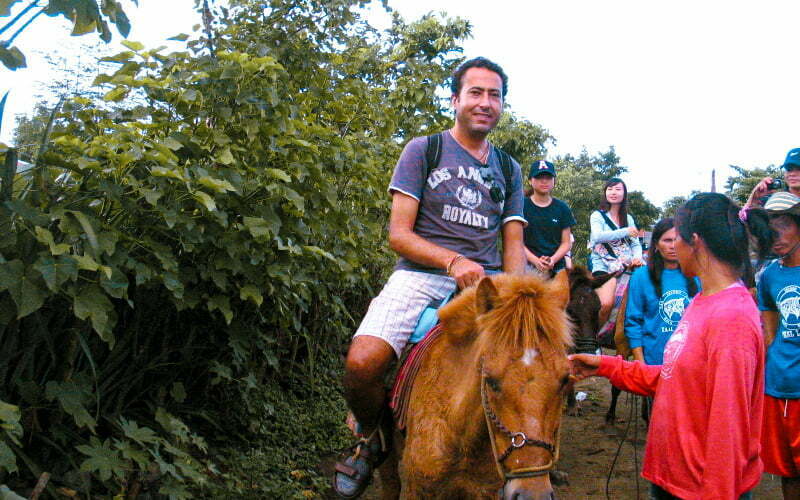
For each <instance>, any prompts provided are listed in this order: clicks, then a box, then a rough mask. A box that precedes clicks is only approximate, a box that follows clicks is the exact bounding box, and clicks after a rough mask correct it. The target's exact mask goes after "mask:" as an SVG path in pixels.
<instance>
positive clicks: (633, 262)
mask: <svg viewBox="0 0 800 500" xmlns="http://www.w3.org/2000/svg"><path fill="white" fill-rule="evenodd" d="M643 265H644V261H643V260H642V259H640V258H639V257H634V258H633V259H632V260H631V267H633V268H636V267H640V266H643Z"/></svg>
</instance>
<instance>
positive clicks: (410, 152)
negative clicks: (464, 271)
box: [389, 132, 526, 274]
mask: <svg viewBox="0 0 800 500" xmlns="http://www.w3.org/2000/svg"><path fill="white" fill-rule="evenodd" d="M426 146H427V140H426V138H425V137H417V138H415V139H412V140H411V141H410V142H409V143H408V144H406V147H405V149H404V150H403V154H401V155H400V159H399V160H398V161H397V166H396V167H395V169H394V175H392V181H391V183H390V184H389V192H390V193H393V192H394V191H399V192H401V193H404V194H406V195H408V196H411V197H412V198H414V199H416V200H417V201H420V204H419V211H418V213H417V220H416V222H415V224H414V232H415V233H416V234H418V235H419V236H421V237H422V238H424V239H426V240H428V241H430V242H431V243H435V244H436V245H439V246H442V247H444V248H448V249H450V250H453V251H454V252H458V253H460V254H462V255H464V256H465V257H467V258H468V259H471V260H473V261H475V262H477V263H478V264H480V265H482V266H483V267H484V268H485V269H487V270H499V269H501V268H502V260H501V257H500V252H499V250H498V244H497V239H498V235H499V232H500V227H501V225H502V224H505V223H506V222H508V221H512V220H518V221H520V222H522V223H523V224H526V222H525V218H524V217H523V215H522V174H521V173H520V169H519V165H518V164H517V162H516V161H512V163H513V169H512V173H513V174H512V186H511V189H509V190H508V198H507V199H506V200H505V201H503V202H500V203H495V202H494V201H493V200H492V197H491V195H490V194H489V189H490V188H491V183H487V182H484V180H483V178H482V177H481V174H480V168H481V166H482V165H481V163H480V162H479V161H478V160H476V159H475V158H474V157H472V155H470V154H469V153H468V152H467V151H466V150H465V149H464V148H462V147H461V145H460V144H458V143H457V142H456V141H455V139H453V137H452V136H451V135H450V132H445V133H444V134H442V156H441V160H440V161H439V166H438V167H437V168H436V169H435V170H433V171H431V175H430V177H428V178H427V179H425V173H426V171H427V165H426V162H425V148H426ZM488 166H489V169H490V170H491V174H492V177H494V182H495V183H497V185H498V186H499V187H500V190H501V191H502V192H503V193H504V194H505V193H506V187H505V178H504V176H503V171H502V169H501V167H500V159H499V158H498V155H497V153H496V151H495V150H494V148H491V152H490V153H489V162H488ZM395 269H396V270H399V269H404V270H409V271H425V272H430V273H436V274H444V270H443V269H436V268H430V267H426V266H423V265H421V264H418V263H416V262H412V261H410V260H408V259H406V258H404V257H400V258H399V259H398V261H397V265H396V266H395Z"/></svg>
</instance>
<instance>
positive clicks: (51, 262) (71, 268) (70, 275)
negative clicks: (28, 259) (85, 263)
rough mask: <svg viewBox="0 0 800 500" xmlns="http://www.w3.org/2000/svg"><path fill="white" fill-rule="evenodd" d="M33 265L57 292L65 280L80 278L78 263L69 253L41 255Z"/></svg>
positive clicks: (51, 289)
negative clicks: (54, 255)
mask: <svg viewBox="0 0 800 500" xmlns="http://www.w3.org/2000/svg"><path fill="white" fill-rule="evenodd" d="M33 267H34V269H36V270H38V271H39V272H40V273H41V274H42V278H44V282H45V283H46V284H47V288H49V289H50V291H52V292H57V291H58V288H59V286H61V285H62V284H63V283H64V282H66V281H75V280H77V279H78V263H77V262H76V261H75V259H73V258H72V257H71V256H68V255H59V256H56V257H53V256H42V257H39V260H37V261H36V263H35V264H34V265H33Z"/></svg>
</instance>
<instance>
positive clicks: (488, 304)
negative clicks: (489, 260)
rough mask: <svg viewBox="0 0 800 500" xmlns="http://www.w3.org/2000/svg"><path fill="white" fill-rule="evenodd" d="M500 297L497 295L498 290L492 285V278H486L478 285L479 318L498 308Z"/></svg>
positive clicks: (476, 297)
mask: <svg viewBox="0 0 800 500" xmlns="http://www.w3.org/2000/svg"><path fill="white" fill-rule="evenodd" d="M499 300H500V296H499V294H498V293H497V288H496V287H495V286H494V283H492V278H490V277H488V276H484V277H483V278H481V281H480V282H479V283H478V289H477V291H476V292H475V308H476V309H477V311H476V312H477V313H478V316H480V315H481V314H485V313H487V312H489V311H491V310H492V309H494V308H495V307H497V306H498V304H499Z"/></svg>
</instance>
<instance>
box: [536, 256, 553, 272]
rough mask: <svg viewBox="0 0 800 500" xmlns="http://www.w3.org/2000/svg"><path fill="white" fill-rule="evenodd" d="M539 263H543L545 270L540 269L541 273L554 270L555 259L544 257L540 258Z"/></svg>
mask: <svg viewBox="0 0 800 500" xmlns="http://www.w3.org/2000/svg"><path fill="white" fill-rule="evenodd" d="M539 261H541V263H542V267H543V269H539V270H540V271H551V270H552V269H553V258H552V256H550V255H542V256H541V257H539Z"/></svg>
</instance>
